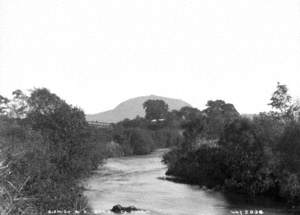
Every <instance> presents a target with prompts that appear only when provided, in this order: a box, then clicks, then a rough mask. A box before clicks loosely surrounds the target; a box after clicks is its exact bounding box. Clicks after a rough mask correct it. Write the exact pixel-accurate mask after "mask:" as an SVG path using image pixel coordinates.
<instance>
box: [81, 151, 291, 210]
mask: <svg viewBox="0 0 300 215" xmlns="http://www.w3.org/2000/svg"><path fill="white" fill-rule="evenodd" d="M164 152H166V149H160V150H157V151H155V152H153V153H152V154H150V155H144V156H130V157H122V158H110V159H107V161H106V162H105V164H104V165H103V166H101V167H99V169H98V170H97V171H96V172H95V174H94V175H93V176H92V177H91V178H89V179H88V180H87V181H86V182H85V187H86V188H87V191H86V192H85V195H86V196H87V198H88V201H89V205H90V207H91V208H92V209H93V211H94V212H95V213H98V214H101V215H107V214H110V215H111V214H112V212H110V209H111V208H112V207H113V206H114V205H116V204H121V205H123V206H130V205H134V206H135V207H137V208H140V209H142V211H139V212H134V213H133V214H149V215H231V214H241V215H244V214H245V215H246V214H251V212H252V213H253V214H267V215H269V214H270V215H286V214H296V213H295V212H294V213H288V211H287V210H285V209H284V208H283V207H281V206H279V205H278V204H276V203H275V202H271V203H270V202H268V203H264V202H260V203H259V204H257V203H255V204H254V203H248V202H247V201H244V200H243V199H241V197H235V198H228V197H226V196H225V195H223V194H222V193H219V192H214V191H209V190H204V189H201V188H200V187H199V186H192V185H187V184H181V183H175V182H171V181H168V180H165V179H164V178H165V172H166V166H165V165H164V164H163V163H162V162H161V159H162V155H163V153H164Z"/></svg>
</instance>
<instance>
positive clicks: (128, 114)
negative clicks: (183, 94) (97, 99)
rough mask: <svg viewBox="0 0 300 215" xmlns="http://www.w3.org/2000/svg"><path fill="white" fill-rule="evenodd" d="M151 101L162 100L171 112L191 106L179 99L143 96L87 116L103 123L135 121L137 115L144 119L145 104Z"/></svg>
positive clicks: (91, 119)
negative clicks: (125, 120)
mask: <svg viewBox="0 0 300 215" xmlns="http://www.w3.org/2000/svg"><path fill="white" fill-rule="evenodd" d="M149 99H160V100H163V101H165V102H166V103H167V104H168V105H169V110H179V109H180V108H182V107H184V106H191V105H190V104H188V103H187V102H185V101H182V100H179V99H172V98H166V97H161V96H155V95H150V96H141V97H136V98H132V99H129V100H127V101H124V102H122V103H121V104H119V105H118V106H117V107H116V108H114V109H112V110H109V111H105V112H101V113H97V114H90V115H87V116H86V119H87V120H88V121H101V122H112V123H114V122H119V121H121V120H124V119H126V118H128V119H134V118H135V117H136V116H137V115H139V116H141V117H143V116H145V111H144V109H143V103H144V102H145V101H147V100H149Z"/></svg>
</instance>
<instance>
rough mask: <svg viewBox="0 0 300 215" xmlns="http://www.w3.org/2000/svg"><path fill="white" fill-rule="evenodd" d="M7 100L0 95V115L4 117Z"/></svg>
mask: <svg viewBox="0 0 300 215" xmlns="http://www.w3.org/2000/svg"><path fill="white" fill-rule="evenodd" d="M8 102H9V100H8V99H7V98H5V97H3V96H1V95H0V115H4V114H5V113H6V111H7V103H8Z"/></svg>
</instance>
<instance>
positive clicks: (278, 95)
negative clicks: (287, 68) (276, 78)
mask: <svg viewBox="0 0 300 215" xmlns="http://www.w3.org/2000/svg"><path fill="white" fill-rule="evenodd" d="M269 105H270V106H271V107H272V108H273V109H274V110H275V112H272V114H273V115H274V116H276V117H278V118H281V119H282V120H284V121H286V120H288V121H289V120H294V118H295V113H296V112H297V111H299V109H300V107H299V105H297V104H293V103H292V97H291V96H290V95H289V94H288V88H287V86H286V85H284V84H280V83H279V82H278V83H277V88H276V90H275V91H274V93H273V95H272V97H271V103H269Z"/></svg>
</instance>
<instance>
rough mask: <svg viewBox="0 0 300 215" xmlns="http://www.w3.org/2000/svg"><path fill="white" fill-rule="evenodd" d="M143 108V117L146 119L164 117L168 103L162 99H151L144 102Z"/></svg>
mask: <svg viewBox="0 0 300 215" xmlns="http://www.w3.org/2000/svg"><path fill="white" fill-rule="evenodd" d="M143 108H144V109H145V112H146V116H145V118H146V119H148V120H159V119H165V118H166V116H167V114H168V110H169V107H168V104H166V103H165V102H164V101H163V100H151V99H150V100H147V101H146V102H144V104H143Z"/></svg>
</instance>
